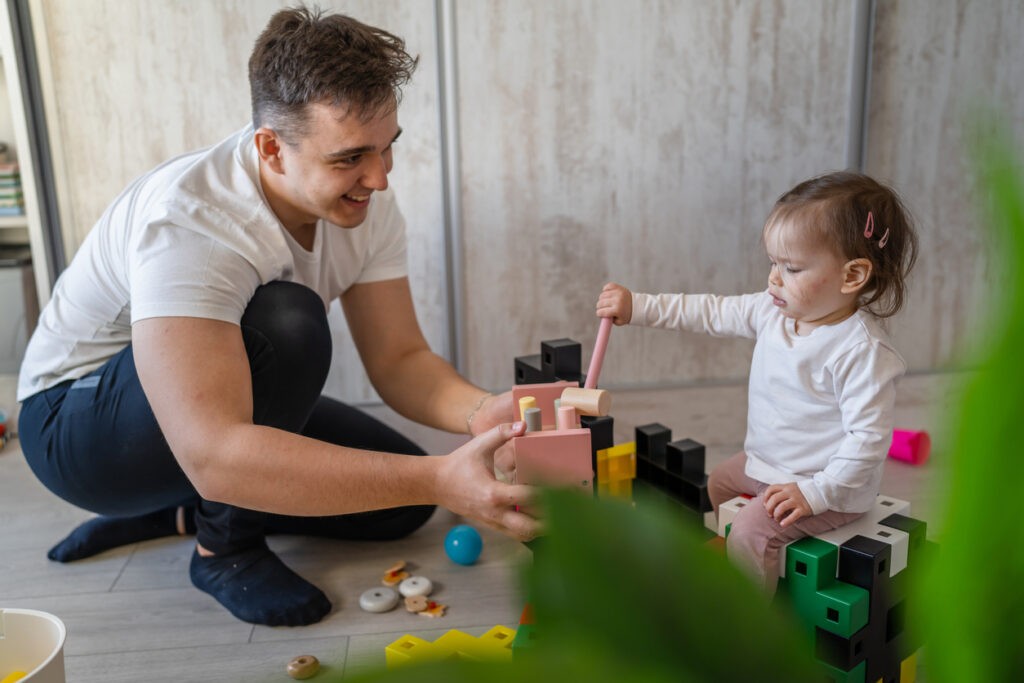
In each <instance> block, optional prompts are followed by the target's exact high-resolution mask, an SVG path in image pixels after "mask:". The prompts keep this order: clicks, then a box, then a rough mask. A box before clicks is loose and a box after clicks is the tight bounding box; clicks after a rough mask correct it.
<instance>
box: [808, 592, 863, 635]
mask: <svg viewBox="0 0 1024 683" xmlns="http://www.w3.org/2000/svg"><path fill="white" fill-rule="evenodd" d="M870 600H871V596H870V595H869V594H868V592H867V591H866V590H864V589H863V588H861V587H860V586H854V585H852V584H849V583H843V582H842V581H836V582H835V583H834V584H832V585H831V586H829V587H827V588H822V589H821V590H819V591H818V593H817V599H816V600H813V601H812V605H813V610H814V611H813V613H812V614H810V615H804V616H806V617H808V618H809V619H810V620H811V623H812V624H813V625H814V626H818V627H820V628H822V629H824V630H826V631H828V632H829V633H834V634H836V635H837V636H841V637H843V638H849V637H851V636H852V635H853V634H854V633H856V632H857V631H859V630H861V629H862V628H864V627H865V626H867V623H868V607H869V605H870Z"/></svg>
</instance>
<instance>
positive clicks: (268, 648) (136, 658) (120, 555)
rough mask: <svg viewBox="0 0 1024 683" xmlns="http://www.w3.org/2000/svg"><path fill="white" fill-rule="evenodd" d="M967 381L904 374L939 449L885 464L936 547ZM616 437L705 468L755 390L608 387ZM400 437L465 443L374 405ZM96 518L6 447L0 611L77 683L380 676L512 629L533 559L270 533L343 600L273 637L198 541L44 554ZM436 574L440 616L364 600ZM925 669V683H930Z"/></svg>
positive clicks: (429, 540) (491, 541) (735, 444)
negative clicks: (239, 614)
mask: <svg viewBox="0 0 1024 683" xmlns="http://www.w3.org/2000/svg"><path fill="white" fill-rule="evenodd" d="M960 379H961V378H960V377H959V376H957V375H947V374H930V375H916V376H909V377H906V378H904V380H903V382H902V384H901V385H900V390H899V397H898V408H897V410H898V412H897V426H898V427H899V428H903V429H926V430H928V431H929V432H931V434H932V437H933V444H934V446H933V455H932V458H931V460H930V461H929V462H928V463H927V464H926V465H924V466H921V467H915V466H911V465H907V464H904V463H900V462H897V461H893V460H890V461H889V462H888V463H887V465H886V473H885V478H884V483H883V487H882V491H883V493H886V494H888V495H892V496H895V497H897V498H901V499H904V500H909V501H910V502H911V505H912V507H911V510H912V516H914V517H916V518H918V519H923V520H925V521H926V522H928V523H929V536H930V537H934V535H935V533H936V532H937V531H938V526H937V525H938V524H940V523H941V511H942V500H941V493H939V492H938V491H937V489H936V487H935V483H936V479H937V477H936V475H937V474H938V473H940V472H941V470H942V468H943V466H944V463H945V462H946V461H947V460H948V452H947V451H946V450H945V449H944V446H945V443H946V440H945V439H944V437H943V435H942V431H941V429H940V427H941V426H942V425H943V424H945V423H946V420H945V417H946V416H947V415H948V412H947V411H948V410H949V409H950V408H951V406H952V405H953V403H954V402H955V400H956V395H957V387H958V386H959V383H960ZM612 395H613V409H612V414H613V416H614V417H615V432H616V442H617V443H618V442H622V441H629V440H632V438H633V429H634V428H635V427H636V426H638V425H641V424H646V423H650V422H660V423H662V424H664V425H665V426H667V427H670V428H671V429H672V430H673V438H674V439H679V438H687V437H689V438H692V439H695V440H697V441H699V442H701V443H704V444H705V445H706V446H707V452H708V462H707V467H708V469H709V470H710V468H711V467H713V466H714V465H715V464H716V463H717V462H718V461H720V460H721V459H723V458H725V457H728V456H729V455H731V454H732V453H734V452H736V451H737V450H738V449H739V448H740V446H741V444H742V441H743V435H744V421H745V418H746V415H745V410H746V409H745V404H746V401H745V387H743V386H740V385H727V386H713V387H695V388H683V389H658V390H628V391H626V390H623V391H613V392H612ZM368 410H369V411H370V412H373V413H375V414H377V415H378V416H380V417H381V418H382V419H384V420H386V421H388V422H389V423H392V424H394V425H395V426H397V427H399V428H400V429H402V430H404V431H405V432H406V433H407V434H408V435H410V436H411V437H412V438H413V439H415V440H417V441H418V442H419V443H421V444H422V445H423V447H424V448H425V449H426V450H428V451H429V452H433V453H443V452H448V451H450V450H452V449H453V448H454V447H456V446H457V445H459V444H460V443H462V442H463V441H464V437H459V436H453V435H449V434H443V433H440V432H436V431H434V430H429V429H425V428H422V427H419V426H417V425H413V424H411V423H409V422H407V421H405V420H404V419H402V418H399V417H397V416H395V415H394V414H393V413H391V412H390V411H388V410H387V409H384V408H380V407H371V408H369V409H368ZM90 516H91V515H90V514H89V513H87V512H85V511H83V510H79V509H77V508H75V507H73V506H70V505H68V504H66V503H64V502H62V501H61V500H59V499H57V498H56V497H55V496H53V495H52V494H50V493H49V492H48V491H46V490H45V489H44V488H43V487H42V486H41V485H40V484H39V483H38V482H37V481H36V480H35V478H34V477H33V476H32V474H31V472H30V471H29V469H28V467H27V465H26V464H25V461H24V459H23V458H22V456H21V453H20V450H19V447H18V442H17V440H14V441H12V442H10V443H8V445H7V446H6V448H5V449H4V450H3V451H0V607H21V608H31V609H39V610H43V611H46V612H50V613H52V614H55V615H57V616H59V617H60V618H61V619H62V620H63V621H64V623H65V624H66V625H67V628H68V638H67V642H66V645H65V652H64V655H65V667H66V671H67V680H68V681H69V682H74V683H91V682H93V681H96V682H99V681H103V682H104V683H113V682H116V681H205V680H217V681H220V682H223V683H228V682H230V681H239V682H241V681H246V682H249V681H266V682H267V683H270V682H273V681H290V680H291V679H289V678H288V677H287V675H286V674H285V666H286V664H287V662H288V661H289V660H290V659H291V658H292V657H294V656H296V655H299V654H305V653H308V654H314V655H316V656H317V657H318V658H319V659H320V660H321V662H323V663H324V664H325V665H326V666H327V667H330V669H331V671H332V672H335V673H337V672H341V673H344V674H345V675H346V677H347V676H348V675H349V674H351V673H353V672H359V671H365V670H367V669H371V668H377V667H382V666H383V664H384V647H385V646H386V645H387V644H388V643H390V642H392V641H394V640H395V639H397V638H399V637H400V636H402V635H404V634H406V633H412V634H415V635H417V636H420V637H422V638H425V639H427V640H433V639H434V638H436V637H437V636H439V635H441V634H442V633H444V632H445V631H447V630H449V629H452V628H457V629H460V630H463V631H467V632H469V633H472V634H474V635H478V634H481V633H483V632H484V631H486V630H488V629H489V628H491V627H492V626H494V625H495V624H503V625H506V626H509V627H511V628H515V626H516V624H517V623H518V618H519V614H520V611H521V610H522V607H523V599H522V597H521V595H520V593H519V590H518V576H519V571H520V569H521V567H522V566H523V565H524V564H525V563H528V562H529V561H530V553H529V551H528V550H526V548H525V547H523V546H522V545H521V544H519V543H516V542H515V541H512V540H511V539H507V538H505V537H502V536H500V535H498V534H495V533H492V532H489V531H487V530H483V529H482V530H481V533H482V535H483V537H484V551H483V553H482V555H481V557H480V560H479V562H478V563H477V564H475V565H473V566H469V567H464V566H461V565H456V564H455V563H453V562H451V561H450V560H449V559H448V558H447V556H446V555H445V553H444V549H443V539H444V536H445V534H446V533H447V531H448V530H449V529H450V528H451V527H452V526H453V525H455V524H458V523H462V522H463V521H464V520H461V519H459V518H457V517H456V516H454V515H453V514H451V513H450V512H448V511H446V510H438V511H437V513H435V515H434V516H433V517H432V518H431V520H430V521H429V522H428V523H427V524H426V525H425V526H424V527H423V528H422V529H420V530H419V531H417V532H416V533H414V534H413V535H411V536H410V537H409V538H407V539H404V540H401V541H395V542H389V543H377V542H358V543H357V542H341V541H327V540H321V539H312V538H299V537H271V539H270V545H271V547H272V548H273V549H274V550H275V551H277V552H278V553H279V555H280V556H281V557H282V558H283V559H284V561H285V562H287V563H288V564H289V565H290V566H292V567H293V568H294V569H295V570H296V571H298V572H299V573H300V574H302V575H303V576H305V577H306V578H308V579H309V580H311V581H313V582H314V583H316V584H317V585H318V586H320V587H321V588H322V589H323V590H324V591H325V592H326V593H327V595H328V596H329V597H330V598H331V600H332V602H333V603H334V611H333V612H332V613H331V614H330V615H329V616H328V617H327V618H326V619H325V620H324V621H323V622H321V623H319V624H315V625H312V626H307V627H299V628H269V627H263V626H253V625H250V624H245V623H242V622H240V621H238V620H236V619H235V618H234V617H232V616H231V615H230V614H228V613H227V612H226V611H225V610H224V609H223V608H221V607H220V606H219V605H218V604H216V603H215V602H214V600H213V599H212V598H210V597H209V596H207V595H205V594H203V593H200V592H199V591H197V590H196V589H194V588H193V587H192V585H191V583H190V582H189V578H188V563H189V558H190V555H191V551H192V544H193V540H192V539H191V538H170V539H162V540H155V541H148V542H145V543H139V544H135V545H132V546H128V547H125V548H120V549H117V550H112V551H109V552H107V553H104V554H102V555H99V556H97V557H94V558H90V559H88V560H83V561H79V562H75V563H72V564H67V565H62V564H57V563H53V562H50V561H48V560H47V559H46V550H47V549H48V548H49V547H50V546H51V545H52V544H53V543H54V542H56V541H57V540H59V539H60V538H62V537H63V536H64V535H65V534H66V533H67V532H68V531H69V530H70V529H72V528H73V527H74V526H75V525H76V524H78V523H79V522H81V521H84V520H86V519H88V518H89V517H90ZM399 559H402V560H405V561H407V562H409V563H411V564H412V566H413V568H414V569H415V572H416V573H418V574H422V575H424V576H427V577H429V578H431V579H432V580H433V581H434V582H435V584H436V585H437V588H436V590H435V594H434V597H435V598H436V599H437V600H438V601H440V602H443V603H445V604H447V605H448V606H449V610H448V614H447V615H446V616H445V617H443V618H440V619H428V618H425V617H422V616H418V615H413V614H409V613H407V612H405V611H404V610H401V609H399V610H395V611H393V612H389V613H386V614H369V613H367V612H363V611H362V610H360V609H359V606H358V600H359V595H360V594H361V593H362V592H363V591H364V590H366V589H368V588H370V587H373V586H375V585H378V583H379V580H380V576H381V574H382V573H383V572H384V570H385V569H386V568H387V567H389V566H390V565H391V564H392V563H393V562H394V561H395V560H399ZM923 673H924V671H923V667H922V670H920V671H919V676H918V680H919V681H922V680H924V679H923Z"/></svg>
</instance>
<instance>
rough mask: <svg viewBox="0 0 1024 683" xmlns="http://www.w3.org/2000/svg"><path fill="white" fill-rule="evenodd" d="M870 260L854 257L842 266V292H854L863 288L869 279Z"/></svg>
mask: <svg viewBox="0 0 1024 683" xmlns="http://www.w3.org/2000/svg"><path fill="white" fill-rule="evenodd" d="M871 270H872V265H871V261H869V260H868V259H866V258H855V259H853V260H852V261H847V262H846V265H844V266H843V287H842V289H841V290H840V291H841V292H842V293H843V294H856V293H857V292H859V291H860V290H862V289H864V286H865V285H867V283H868V282H869V281H870V280H871Z"/></svg>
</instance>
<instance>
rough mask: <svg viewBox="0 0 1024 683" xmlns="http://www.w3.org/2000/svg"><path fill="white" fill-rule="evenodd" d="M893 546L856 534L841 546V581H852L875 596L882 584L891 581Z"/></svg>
mask: <svg viewBox="0 0 1024 683" xmlns="http://www.w3.org/2000/svg"><path fill="white" fill-rule="evenodd" d="M891 560H892V546H891V545H889V544H888V543H883V542H882V541H876V540H875V539H873V538H868V537H867V536H860V535H857V536H854V537H853V538H851V539H850V540H848V541H847V542H846V543H843V544H842V545H841V546H839V569H838V571H837V572H836V576H837V578H838V579H839V580H840V581H843V582H845V583H852V584H853V585H854V586H860V587H861V588H863V589H864V590H866V591H868V593H870V594H871V595H872V597H874V595H875V591H876V590H877V589H878V588H879V586H880V585H881V584H886V583H888V582H889V563H890V561H891Z"/></svg>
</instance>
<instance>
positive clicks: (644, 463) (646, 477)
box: [636, 458, 654, 481]
mask: <svg viewBox="0 0 1024 683" xmlns="http://www.w3.org/2000/svg"><path fill="white" fill-rule="evenodd" d="M653 467H654V465H652V464H651V461H650V460H648V459H647V458H637V459H636V478H637V479H638V480H640V481H650V480H651V469H652V468H653Z"/></svg>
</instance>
